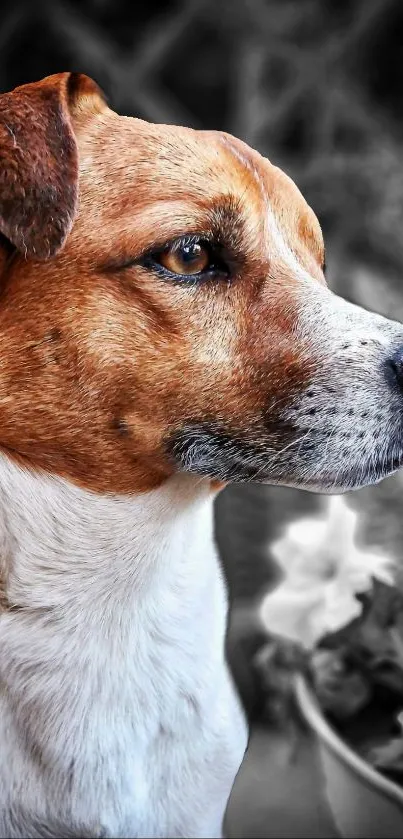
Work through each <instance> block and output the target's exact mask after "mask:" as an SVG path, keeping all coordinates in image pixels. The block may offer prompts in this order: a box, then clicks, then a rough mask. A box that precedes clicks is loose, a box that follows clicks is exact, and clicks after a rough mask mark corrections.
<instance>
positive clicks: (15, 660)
mask: <svg viewBox="0 0 403 839" xmlns="http://www.w3.org/2000/svg"><path fill="white" fill-rule="evenodd" d="M212 527H213V525H212V495H211V490H210V489H209V488H208V483H207V482H206V481H203V480H200V479H198V478H195V477H194V476H190V475H177V476H175V477H174V478H172V479H171V480H170V481H168V482H167V483H166V484H165V486H164V487H163V488H161V489H158V490H155V491H153V492H150V493H147V494H144V495H141V496H139V497H138V498H131V499H129V498H117V497H105V496H103V497H101V496H97V495H95V494H92V493H90V492H86V491H83V490H81V489H78V488H76V487H74V486H72V485H70V484H69V483H67V482H65V481H63V480H62V479H58V478H52V477H50V476H42V477H41V476H38V475H35V474H33V473H30V472H28V471H25V470H23V469H21V468H20V467H19V466H16V465H14V464H13V463H12V462H11V461H9V460H8V459H6V458H4V457H1V459H0V540H1V556H2V557H3V564H4V566H5V568H6V569H7V579H6V594H7V597H8V600H9V601H10V602H11V604H12V605H13V608H12V609H11V610H10V609H9V610H4V611H3V613H1V614H0V750H1V763H0V836H1V837H6V836H13V837H22V836H73V835H77V836H100V835H104V836H117V837H118V836H119V837H120V836H122V837H151V836H153V837H163V836H164V837H207V836H209V837H218V836H221V830H222V820H223V815H224V811H225V807H226V804H227V800H228V797H229V794H230V791H231V787H232V784H233V781H234V778H235V775H236V772H237V770H238V768H239V765H240V763H241V760H242V757H243V754H244V751H245V748H246V739H247V732H246V724H245V720H244V716H243V713H242V711H241V708H240V704H239V700H238V697H237V696H236V694H235V692H234V689H233V685H232V681H231V678H230V676H229V674H228V671H227V667H226V664H225V661H224V652H223V647H224V634H225V625H226V606H227V604H226V595H225V588H224V584H223V580H222V577H221V572H220V569H219V564H218V560H217V556H216V551H215V548H214V543H213V534H212Z"/></svg>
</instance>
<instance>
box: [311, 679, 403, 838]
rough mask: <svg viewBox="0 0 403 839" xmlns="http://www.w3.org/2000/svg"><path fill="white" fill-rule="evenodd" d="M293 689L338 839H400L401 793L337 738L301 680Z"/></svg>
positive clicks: (402, 834) (402, 833)
mask: <svg viewBox="0 0 403 839" xmlns="http://www.w3.org/2000/svg"><path fill="white" fill-rule="evenodd" d="M295 690H296V697H297V702H298V705H299V708H300V711H301V714H302V716H303V718H304V719H305V721H306V722H307V723H308V725H309V727H310V728H311V730H313V732H314V733H315V735H316V737H317V739H318V744H319V752H320V758H321V763H322V768H323V773H324V777H325V785H326V794H327V798H328V802H329V806H330V809H331V811H332V814H333V818H334V821H335V824H336V826H337V829H338V830H339V832H340V834H341V836H345V837H349V839H355V837H357V839H358V837H359V839H363V837H364V839H372V837H373V839H402V837H403V789H402V788H401V787H399V786H397V784H394V783H393V782H392V781H389V780H388V779H387V778H384V777H383V775H381V774H380V773H379V772H377V771H376V770H375V769H373V768H372V766H370V764H369V763H367V762H366V761H365V760H363V759H362V758H360V757H358V755H357V754H356V753H355V752H354V751H353V750H352V749H350V748H349V747H348V746H347V745H346V744H345V743H344V742H343V741H342V740H341V739H340V737H339V736H338V735H337V734H336V732H335V731H334V729H332V728H331V726H330V725H329V723H328V722H327V721H326V719H325V717H324V716H323V713H322V711H321V709H320V707H319V705H318V702H317V700H316V697H315V695H314V693H313V691H312V690H311V688H310V687H309V684H308V682H307V681H306V680H305V679H304V678H303V677H302V676H297V678H296V684H295Z"/></svg>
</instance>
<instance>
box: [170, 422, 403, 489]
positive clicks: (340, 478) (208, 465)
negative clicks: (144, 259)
mask: <svg viewBox="0 0 403 839" xmlns="http://www.w3.org/2000/svg"><path fill="white" fill-rule="evenodd" d="M320 448H321V447H318V449H319V452H318V454H319V457H318V456H317V453H316V451H315V446H313V447H312V444H311V448H310V451H309V452H308V451H306V452H305V453H304V454H303V453H302V452H301V451H300V453H299V454H297V453H296V452H293V451H292V446H290V447H285V448H283V449H281V450H280V451H277V452H276V451H274V450H273V449H270V448H269V447H268V448H267V449H265V447H264V446H263V447H262V446H261V445H260V446H259V447H257V446H255V445H254V444H253V443H252V444H251V443H247V442H245V440H243V441H239V440H235V439H234V438H233V437H232V436H231V435H226V434H224V433H222V432H220V433H217V431H216V430H214V432H213V433H212V430H211V428H210V429H208V430H207V429H206V428H205V427H204V428H202V427H200V426H199V427H197V428H196V427H195V426H192V427H191V428H189V427H187V428H186V430H182V432H181V433H180V434H179V435H176V436H175V439H174V440H171V445H170V447H169V450H170V455H171V457H174V459H175V462H176V465H177V467H179V468H180V469H181V470H183V471H186V472H192V473H196V474H198V475H200V476H205V477H208V478H212V479H215V480H218V481H224V482H225V483H259V484H266V485H271V486H285V487H290V488H294V489H303V490H306V491H308V492H315V493H323V494H328V495H336V494H337V495H338V494H342V493H344V492H349V491H351V490H356V489H360V488H363V487H366V486H371V485H373V484H377V483H379V482H380V481H383V480H384V479H385V478H387V477H389V476H391V475H393V474H395V473H396V472H397V471H398V470H399V469H400V468H401V467H402V466H403V445H402V443H401V441H399V443H396V442H395V443H394V445H391V446H389V447H388V449H386V450H384V451H381V452H380V451H376V450H375V451H374V450H368V451H365V453H362V454H360V455H358V456H357V453H356V452H354V451H352V452H351V455H350V457H346V458H345V459H344V458H341V459H340V457H339V456H337V455H335V456H334V457H332V455H331V453H329V456H328V457H327V458H326V463H324V459H323V456H322V457H321V456H320Z"/></svg>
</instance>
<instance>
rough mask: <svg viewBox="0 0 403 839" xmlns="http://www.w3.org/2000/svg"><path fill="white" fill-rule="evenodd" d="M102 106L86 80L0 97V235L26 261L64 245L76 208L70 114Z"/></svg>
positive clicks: (69, 76)
mask: <svg viewBox="0 0 403 839" xmlns="http://www.w3.org/2000/svg"><path fill="white" fill-rule="evenodd" d="M97 104H99V105H101V104H103V97H102V93H101V91H100V90H99V88H98V86H97V85H96V84H95V82H93V81H92V80H91V79H90V78H88V76H84V75H82V74H81V73H59V74H57V75H55V76H48V77H47V78H46V79H43V80H42V81H41V82H36V83H34V84H27V85H23V86H22V87H17V88H16V89H15V90H13V91H11V93H4V94H2V95H0V232H1V233H3V235H4V236H6V238H7V239H9V240H10V242H12V244H13V245H14V246H15V247H16V248H17V249H18V250H19V251H21V252H22V253H23V254H25V256H30V257H34V258H35V259H48V258H49V257H51V256H53V255H54V254H56V253H57V252H58V251H59V250H60V249H61V248H62V247H63V245H64V242H65V239H66V237H67V235H68V234H69V232H70V230H71V227H72V224H73V221H74V217H75V214H76V210H77V203H78V150H77V143H76V139H75V134H74V128H73V114H74V111H75V109H76V108H77V107H78V108H79V109H80V110H82V108H83V107H84V108H85V107H88V108H90V109H91V110H92V112H93V111H94V105H95V109H96V108H97Z"/></svg>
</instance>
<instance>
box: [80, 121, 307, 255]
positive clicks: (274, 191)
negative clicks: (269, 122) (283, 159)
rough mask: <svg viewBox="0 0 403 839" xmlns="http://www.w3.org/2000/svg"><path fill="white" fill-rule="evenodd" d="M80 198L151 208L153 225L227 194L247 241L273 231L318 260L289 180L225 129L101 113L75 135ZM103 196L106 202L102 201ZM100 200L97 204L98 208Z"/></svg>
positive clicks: (123, 208) (120, 209) (110, 207)
mask: <svg viewBox="0 0 403 839" xmlns="http://www.w3.org/2000/svg"><path fill="white" fill-rule="evenodd" d="M79 141H80V145H81V152H82V154H81V159H82V165H81V171H82V192H83V198H84V202H86V198H87V197H88V199H89V202H88V207H90V206H92V207H93V208H95V207H97V210H98V213H99V212H105V213H107V216H108V223H110V222H111V219H112V217H113V216H114V215H116V216H117V217H121V214H122V213H130V212H136V210H139V211H141V212H143V210H145V209H146V208H147V211H148V212H150V219H151V220H152V224H159V222H160V221H161V224H163V225H164V229H165V227H166V228H167V232H168V226H169V223H170V221H171V220H172V222H173V221H174V219H175V217H177V221H178V225H179V226H180V223H181V220H182V219H183V224H184V226H185V227H186V226H189V225H190V226H191V223H192V217H195V218H196V216H197V214H198V213H203V211H205V210H208V209H209V208H210V207H211V205H212V204H213V203H214V202H216V203H217V202H219V200H220V199H225V198H229V199H232V200H234V202H235V204H236V207H237V211H238V213H239V215H240V216H241V217H242V220H243V222H244V223H245V226H246V229H249V232H250V233H251V234H252V233H253V237H254V239H256V238H258V237H260V238H262V239H263V238H264V237H265V234H266V235H267V236H268V237H269V238H271V239H272V240H273V239H274V238H275V237H274V236H273V232H274V230H275V231H276V232H278V231H279V232H280V233H281V236H282V237H283V238H284V239H285V241H286V243H287V244H288V245H292V247H293V248H294V249H295V242H296V239H300V240H301V242H302V244H303V246H304V247H305V246H307V247H308V248H309V249H310V250H311V252H312V251H313V252H314V255H315V257H317V259H318V261H319V262H320V261H321V260H322V258H323V240H322V234H321V230H320V226H319V223H318V221H317V219H316V217H315V215H314V213H313V212H312V210H311V209H310V207H309V206H308V204H307V203H306V201H305V200H304V198H303V196H302V195H301V193H300V191H299V190H298V188H297V187H296V185H295V184H294V183H293V181H292V180H291V179H290V178H289V177H288V176H287V175H286V174H285V173H284V172H283V171H281V170H280V169H279V168H277V167H276V166H274V165H273V164H272V163H271V162H270V161H269V160H267V159H266V158H263V157H262V156H261V155H260V154H259V153H258V152H257V151H255V150H253V149H252V148H250V147H249V146H248V145H247V144H246V143H244V142H242V141H241V140H238V139H237V138H235V137H233V136H232V135H229V134H226V133H225V132H220V131H198V130H194V129H191V128H185V127H181V126H174V125H159V124H153V123H148V122H145V121H143V120H140V119H136V118H133V117H122V116H118V115H117V114H115V113H114V112H112V111H109V110H108V111H106V112H105V113H104V114H103V115H102V116H101V117H100V118H99V119H98V120H96V121H94V123H93V125H92V126H91V127H90V128H88V127H87V128H86V131H85V132H83V134H82V135H81V137H79ZM105 198H107V201H105ZM99 204H101V205H102V206H101V207H100V206H99Z"/></svg>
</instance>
